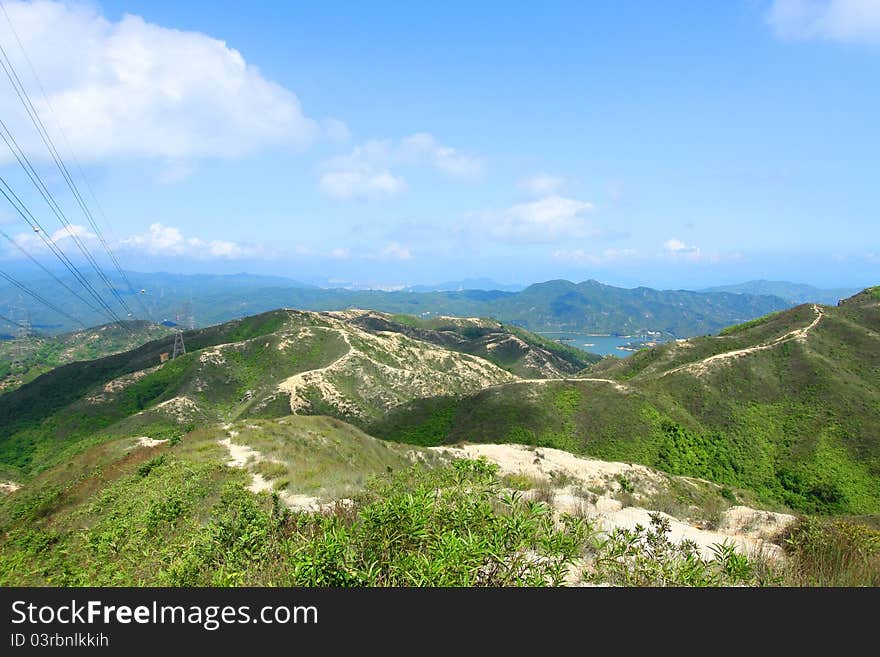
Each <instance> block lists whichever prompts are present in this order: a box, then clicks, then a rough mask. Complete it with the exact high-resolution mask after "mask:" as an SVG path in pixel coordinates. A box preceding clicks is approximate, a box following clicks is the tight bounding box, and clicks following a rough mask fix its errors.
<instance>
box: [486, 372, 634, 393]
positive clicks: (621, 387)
mask: <svg viewBox="0 0 880 657" xmlns="http://www.w3.org/2000/svg"><path fill="white" fill-rule="evenodd" d="M559 381H564V382H566V383H576V382H578V381H593V382H596V383H609V384H611V385H612V386H614V389H615V390H618V391H619V392H629V391H630V389H629V387H628V386H626V385H624V384H623V383H621V382H620V381H615V380H614V379H598V378H594V377H576V376H569V377H558V378H557V377H553V378H547V379H519V380H518V381H508V382H507V383H496V384H495V385H491V386H487V387H485V388H483V389H484V390H490V389H492V388H501V387H502V386H510V385H518V384H521V383H551V382H559Z"/></svg>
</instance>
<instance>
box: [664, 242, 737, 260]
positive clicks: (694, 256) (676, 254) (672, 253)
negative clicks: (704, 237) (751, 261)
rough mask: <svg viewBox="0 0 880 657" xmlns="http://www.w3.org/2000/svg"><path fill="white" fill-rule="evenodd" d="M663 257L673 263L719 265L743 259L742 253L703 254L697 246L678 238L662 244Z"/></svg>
mask: <svg viewBox="0 0 880 657" xmlns="http://www.w3.org/2000/svg"><path fill="white" fill-rule="evenodd" d="M663 255H664V256H666V257H667V258H670V259H672V260H673V261H674V262H691V263H708V264H713V265H716V264H719V263H723V262H739V261H740V260H742V259H743V255H742V253H739V252H731V253H718V252H712V253H705V252H703V250H702V249H700V247H698V246H694V245H693V244H687V243H686V242H683V241H682V240H680V239H678V238H675V237H673V238H670V239H668V240H666V241H665V242H663Z"/></svg>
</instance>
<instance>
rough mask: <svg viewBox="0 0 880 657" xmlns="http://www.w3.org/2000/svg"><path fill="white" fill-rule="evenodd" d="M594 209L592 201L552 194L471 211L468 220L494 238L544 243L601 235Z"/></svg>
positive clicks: (476, 228) (473, 227) (471, 224)
mask: <svg viewBox="0 0 880 657" xmlns="http://www.w3.org/2000/svg"><path fill="white" fill-rule="evenodd" d="M594 211H595V207H594V206H593V204H592V203H589V202H588V201H578V200H576V199H571V198H565V197H562V196H548V197H546V198H542V199H539V200H537V201H533V202H530V203H520V204H517V205H514V206H511V207H510V208H507V209H506V210H502V211H500V212H498V211H494V212H482V213H471V214H469V215H467V216H466V220H467V222H468V224H469V225H470V226H471V227H472V229H474V230H478V231H479V232H480V233H481V234H484V235H488V236H489V237H492V238H494V239H499V240H502V241H510V242H529V243H541V242H555V241H557V240H560V239H582V238H585V237H593V236H596V235H598V234H599V232H600V231H599V230H598V229H597V228H596V227H595V226H594V225H593V222H592V221H591V220H590V218H589V215H591V214H592V213H593V212H594Z"/></svg>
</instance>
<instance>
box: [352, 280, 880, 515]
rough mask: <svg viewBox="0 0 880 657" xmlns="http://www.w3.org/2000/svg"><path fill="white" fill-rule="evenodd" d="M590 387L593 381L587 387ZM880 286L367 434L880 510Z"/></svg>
mask: <svg viewBox="0 0 880 657" xmlns="http://www.w3.org/2000/svg"><path fill="white" fill-rule="evenodd" d="M591 379H592V380H591ZM878 427H880V288H871V289H869V290H866V291H864V292H862V293H860V294H858V295H856V296H854V297H852V298H850V299H848V300H846V301H844V302H842V303H841V304H840V305H839V306H818V305H803V306H798V307H796V308H793V309H791V310H787V311H783V312H779V313H775V314H771V315H768V316H766V317H763V318H761V319H758V320H754V321H751V322H748V323H745V324H742V325H738V326H733V327H730V328H728V329H726V330H724V331H722V332H721V334H719V335H717V336H713V337H702V338H692V339H688V340H679V341H674V342H670V343H667V344H664V345H661V346H657V347H654V348H650V349H643V350H641V351H639V352H637V353H636V354H634V355H633V356H632V357H630V358H628V359H626V360H617V359H605V360H603V361H602V362H600V363H599V364H597V365H595V366H593V367H591V368H589V369H587V370H585V371H584V372H583V373H581V374H580V375H579V376H578V377H570V378H568V379H566V380H561V381H544V382H518V383H513V384H508V385H502V386H495V387H492V388H490V389H487V390H482V391H480V392H477V393H475V394H473V395H471V396H468V397H466V398H464V399H460V400H459V399H454V398H447V399H427V400H425V399H423V400H415V401H413V402H412V403H410V404H408V405H406V406H402V407H398V408H395V409H393V410H392V412H391V413H389V414H388V415H387V416H386V417H384V418H382V419H380V420H378V421H377V422H375V423H373V424H372V425H371V426H369V427H368V430H369V431H370V432H371V433H372V434H373V435H377V436H380V437H385V438H388V439H395V440H401V441H410V442H415V443H419V444H438V443H447V442H455V441H458V440H463V439H466V440H470V441H477V442H490V443H491V442H517V443H527V444H536V445H547V446H554V447H560V448H562V449H567V450H570V451H575V452H579V453H584V454H589V455H591V456H595V457H598V458H603V459H614V460H624V461H634V462H638V463H644V464H647V465H652V466H656V467H658V468H660V469H661V470H665V471H667V472H670V473H672V474H684V475H691V476H697V477H704V478H706V479H710V480H712V481H716V482H718V483H722V484H731V485H736V486H741V487H744V488H748V489H751V490H753V491H755V492H756V493H758V494H759V495H760V497H761V499H763V500H764V501H765V502H768V503H783V504H785V505H787V506H789V507H791V508H794V509H798V510H801V511H807V512H818V513H833V514H840V513H853V514H877V513H880V433H878Z"/></svg>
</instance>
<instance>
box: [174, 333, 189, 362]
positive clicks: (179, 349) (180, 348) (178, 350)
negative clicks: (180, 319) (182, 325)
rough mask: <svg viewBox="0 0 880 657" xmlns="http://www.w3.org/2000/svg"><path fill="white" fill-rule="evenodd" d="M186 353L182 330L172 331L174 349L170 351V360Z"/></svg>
mask: <svg viewBox="0 0 880 657" xmlns="http://www.w3.org/2000/svg"><path fill="white" fill-rule="evenodd" d="M185 353H186V345H185V344H183V331H175V332H174V349H173V350H172V352H171V360H174V359H175V358H177V357H178V356H183V355H184V354H185Z"/></svg>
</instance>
